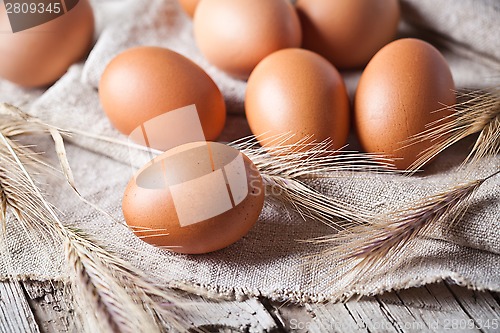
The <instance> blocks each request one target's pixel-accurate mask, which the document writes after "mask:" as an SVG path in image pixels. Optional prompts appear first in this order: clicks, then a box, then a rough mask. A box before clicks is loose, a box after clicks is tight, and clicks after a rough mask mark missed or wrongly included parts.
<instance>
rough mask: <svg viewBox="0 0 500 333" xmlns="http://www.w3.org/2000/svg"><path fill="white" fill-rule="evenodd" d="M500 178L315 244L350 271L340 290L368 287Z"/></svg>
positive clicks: (426, 200)
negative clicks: (374, 279) (430, 233)
mask: <svg viewBox="0 0 500 333" xmlns="http://www.w3.org/2000/svg"><path fill="white" fill-rule="evenodd" d="M498 174H500V171H497V172H496V173H494V174H492V175H490V176H488V177H486V178H483V179H480V180H475V181H470V182H467V183H464V184H461V185H456V186H453V187H452V188H450V189H448V190H446V191H444V192H441V193H437V194H435V195H432V196H429V197H427V198H424V199H422V200H421V201H420V202H419V203H418V204H416V205H414V206H411V207H407V208H405V209H401V210H399V211H397V212H393V213H389V214H384V215H382V216H379V217H375V218H374V222H373V223H371V224H369V225H363V226H356V227H353V228H351V229H349V230H345V231H341V232H339V233H337V234H334V235H329V236H326V237H322V238H318V239H315V240H312V242H314V243H321V244H324V243H326V244H329V245H331V246H330V247H329V248H328V249H327V250H325V251H324V252H323V253H322V255H321V257H322V258H325V259H324V260H328V261H329V262H331V261H335V262H337V261H339V262H341V264H342V265H345V267H348V268H349V269H348V272H347V273H346V275H345V276H344V278H345V282H344V286H343V288H341V289H344V288H345V287H348V286H352V285H353V284H355V283H366V282H367V281H368V280H370V279H373V278H374V277H376V276H378V275H379V274H384V273H386V272H387V270H386V269H387V268H388V267H389V266H390V267H392V268H391V270H394V269H397V267H398V264H399V263H400V261H401V260H403V259H404V256H405V255H406V254H408V253H409V252H408V251H410V250H411V249H412V247H413V246H414V245H415V244H416V242H415V240H416V239H417V238H419V237H421V236H425V235H428V233H429V231H431V230H432V229H433V228H435V227H436V225H437V222H440V221H444V220H446V221H447V223H448V226H447V227H448V228H449V227H450V226H451V225H452V223H455V222H456V221H458V219H459V217H461V215H462V214H463V213H464V212H465V211H466V209H467V208H468V204H469V203H470V198H471V197H472V196H473V194H474V193H475V192H476V191H477V189H478V188H479V187H480V186H481V185H482V184H483V183H484V182H485V181H487V180H488V179H490V178H492V177H494V176H496V175H498Z"/></svg>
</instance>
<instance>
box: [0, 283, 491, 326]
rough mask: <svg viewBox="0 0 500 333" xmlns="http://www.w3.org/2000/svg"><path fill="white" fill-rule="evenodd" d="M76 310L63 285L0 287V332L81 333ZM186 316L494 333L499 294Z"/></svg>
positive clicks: (208, 309)
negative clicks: (76, 318)
mask: <svg viewBox="0 0 500 333" xmlns="http://www.w3.org/2000/svg"><path fill="white" fill-rule="evenodd" d="M191 298H193V299H196V300H199V301H201V300H200V299H199V298H197V297H191ZM74 313H75V312H74V309H73V307H72V304H71V301H70V300H69V297H68V295H66V294H65V292H64V291H63V288H62V284H61V283H50V282H36V281H26V282H14V281H7V282H0V332H2V333H4V332H5V333H18V332H19V333H32V332H81V326H80V324H79V323H78V321H77V320H75V315H74ZM189 319H190V320H191V321H192V324H193V327H202V328H205V329H207V330H208V331H209V332H371V333H373V332H444V331H448V332H500V294H498V293H492V292H475V291H470V290H467V289H465V288H462V287H459V286H456V285H451V284H447V283H440V284H433V285H428V286H426V287H422V288H414V289H409V290H404V291H400V292H397V293H396V292H393V293H387V294H384V295H381V296H377V297H372V298H362V299H361V300H358V301H349V302H347V303H345V304H322V305H318V304H314V305H306V306H303V307H300V306H297V305H290V304H282V303H278V302H272V301H269V300H267V299H264V298H259V299H249V300H247V301H244V302H232V301H225V302H220V303H212V302H203V301H201V302H200V304H199V305H197V306H196V313H194V314H193V315H192V317H190V318H189Z"/></svg>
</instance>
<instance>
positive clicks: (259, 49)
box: [194, 0, 302, 79]
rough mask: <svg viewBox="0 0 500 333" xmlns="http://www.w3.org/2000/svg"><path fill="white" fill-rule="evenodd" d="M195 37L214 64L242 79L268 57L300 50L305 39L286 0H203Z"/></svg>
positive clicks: (197, 12)
mask: <svg viewBox="0 0 500 333" xmlns="http://www.w3.org/2000/svg"><path fill="white" fill-rule="evenodd" d="M194 34H195V38H196V43H197V44H198V47H199V48H200V50H201V52H202V53H203V54H204V55H205V57H206V58H207V59H208V60H209V61H210V62H211V63H212V64H214V65H215V66H217V67H219V68H220V69H222V70H224V71H226V72H227V73H229V74H231V75H233V76H236V77H239V78H242V79H246V78H248V76H249V75H250V73H251V72H252V70H253V69H254V68H255V66H256V65H257V64H258V63H259V62H260V61H261V60H262V59H264V58H265V57H266V56H268V55H269V54H271V53H273V52H274V51H277V50H280V49H283V48H288V47H299V46H300V43H301V40H302V33H301V30H300V22H299V18H298V16H297V13H296V12H295V9H294V7H293V6H292V5H291V4H290V2H289V1H287V0H273V1H262V0H260V1H255V0H239V1H234V0H204V1H202V2H201V3H200V4H199V5H198V8H197V10H196V13H195V16H194Z"/></svg>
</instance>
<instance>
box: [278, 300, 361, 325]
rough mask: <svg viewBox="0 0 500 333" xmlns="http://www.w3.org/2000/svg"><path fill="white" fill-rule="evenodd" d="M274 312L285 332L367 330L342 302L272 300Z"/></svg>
mask: <svg viewBox="0 0 500 333" xmlns="http://www.w3.org/2000/svg"><path fill="white" fill-rule="evenodd" d="M273 305H274V307H275V312H276V313H277V315H276V316H277V317H278V318H279V320H280V323H281V325H282V327H283V328H284V329H285V330H286V331H287V332H332V333H333V332H368V329H367V327H366V325H365V324H364V323H363V322H361V321H360V320H359V318H358V320H356V319H355V318H354V317H353V315H352V314H351V313H350V311H349V310H348V308H347V306H346V305H345V304H342V303H336V304H333V303H328V304H306V305H305V306H297V305H286V304H285V305H283V304H279V303H276V302H274V303H273Z"/></svg>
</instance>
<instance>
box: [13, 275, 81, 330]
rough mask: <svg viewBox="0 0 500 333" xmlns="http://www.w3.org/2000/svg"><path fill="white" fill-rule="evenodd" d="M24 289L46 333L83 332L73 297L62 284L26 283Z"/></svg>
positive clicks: (48, 282)
mask: <svg viewBox="0 0 500 333" xmlns="http://www.w3.org/2000/svg"><path fill="white" fill-rule="evenodd" d="M23 287H24V289H25V290H26V294H27V295H28V302H29V305H30V307H31V309H32V310H33V313H34V315H35V318H36V320H37V322H38V323H39V325H40V330H41V331H42V332H44V333H52V332H58V333H59V332H60V333H70V332H75V333H77V332H78V333H79V332H83V327H82V325H81V323H80V321H79V320H78V319H77V317H76V315H75V311H74V308H73V303H72V298H71V295H70V294H69V293H68V292H66V291H65V288H64V284H63V283H60V282H50V281H47V282H40V281H26V282H23Z"/></svg>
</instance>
